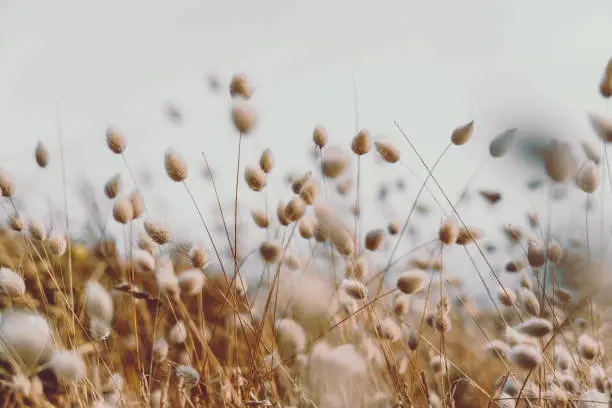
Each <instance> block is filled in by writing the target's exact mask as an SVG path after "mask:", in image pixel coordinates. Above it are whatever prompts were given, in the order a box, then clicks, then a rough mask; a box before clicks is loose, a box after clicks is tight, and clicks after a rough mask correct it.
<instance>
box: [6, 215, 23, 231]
mask: <svg viewBox="0 0 612 408" xmlns="http://www.w3.org/2000/svg"><path fill="white" fill-rule="evenodd" d="M9 226H10V227H11V229H12V230H13V231H17V232H21V231H23V229H24V228H25V221H24V220H23V218H21V217H19V216H18V215H15V214H13V215H11V216H10V218H9Z"/></svg>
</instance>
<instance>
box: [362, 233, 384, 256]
mask: <svg viewBox="0 0 612 408" xmlns="http://www.w3.org/2000/svg"><path fill="white" fill-rule="evenodd" d="M384 241H385V231H384V230H382V229H375V230H372V231H369V232H368V233H367V234H366V236H365V247H366V248H367V249H368V250H369V251H376V250H377V249H379V248H380V247H381V246H382V244H383V242H384Z"/></svg>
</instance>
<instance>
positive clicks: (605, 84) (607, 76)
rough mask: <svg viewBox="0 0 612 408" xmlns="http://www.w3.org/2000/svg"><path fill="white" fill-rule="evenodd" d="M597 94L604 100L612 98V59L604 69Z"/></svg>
mask: <svg viewBox="0 0 612 408" xmlns="http://www.w3.org/2000/svg"><path fill="white" fill-rule="evenodd" d="M599 92H600V93H601V96H603V97H604V98H609V97H610V96H612V58H611V59H610V60H609V61H608V64H607V65H606V69H605V70H604V73H603V75H602V77H601V82H600V83H599Z"/></svg>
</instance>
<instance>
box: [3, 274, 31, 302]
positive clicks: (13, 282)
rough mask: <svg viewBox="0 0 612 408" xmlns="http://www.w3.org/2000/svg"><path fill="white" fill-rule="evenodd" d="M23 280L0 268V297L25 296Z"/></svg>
mask: <svg viewBox="0 0 612 408" xmlns="http://www.w3.org/2000/svg"><path fill="white" fill-rule="evenodd" d="M25 290H26V288H25V283H24V281H23V278H22V277H21V276H19V275H18V274H17V273H15V272H14V271H13V270H11V269H9V268H0V296H5V297H19V296H23V295H24V294H25Z"/></svg>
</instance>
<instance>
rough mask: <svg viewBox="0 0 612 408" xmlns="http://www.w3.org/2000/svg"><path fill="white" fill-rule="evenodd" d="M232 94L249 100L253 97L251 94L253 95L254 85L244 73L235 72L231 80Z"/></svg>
mask: <svg viewBox="0 0 612 408" xmlns="http://www.w3.org/2000/svg"><path fill="white" fill-rule="evenodd" d="M230 95H231V96H232V97H242V98H244V99H247V100H248V99H251V96H253V85H252V84H251V81H250V80H249V78H247V76H246V75H244V74H242V73H237V74H234V76H233V77H232V80H231V82H230Z"/></svg>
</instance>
